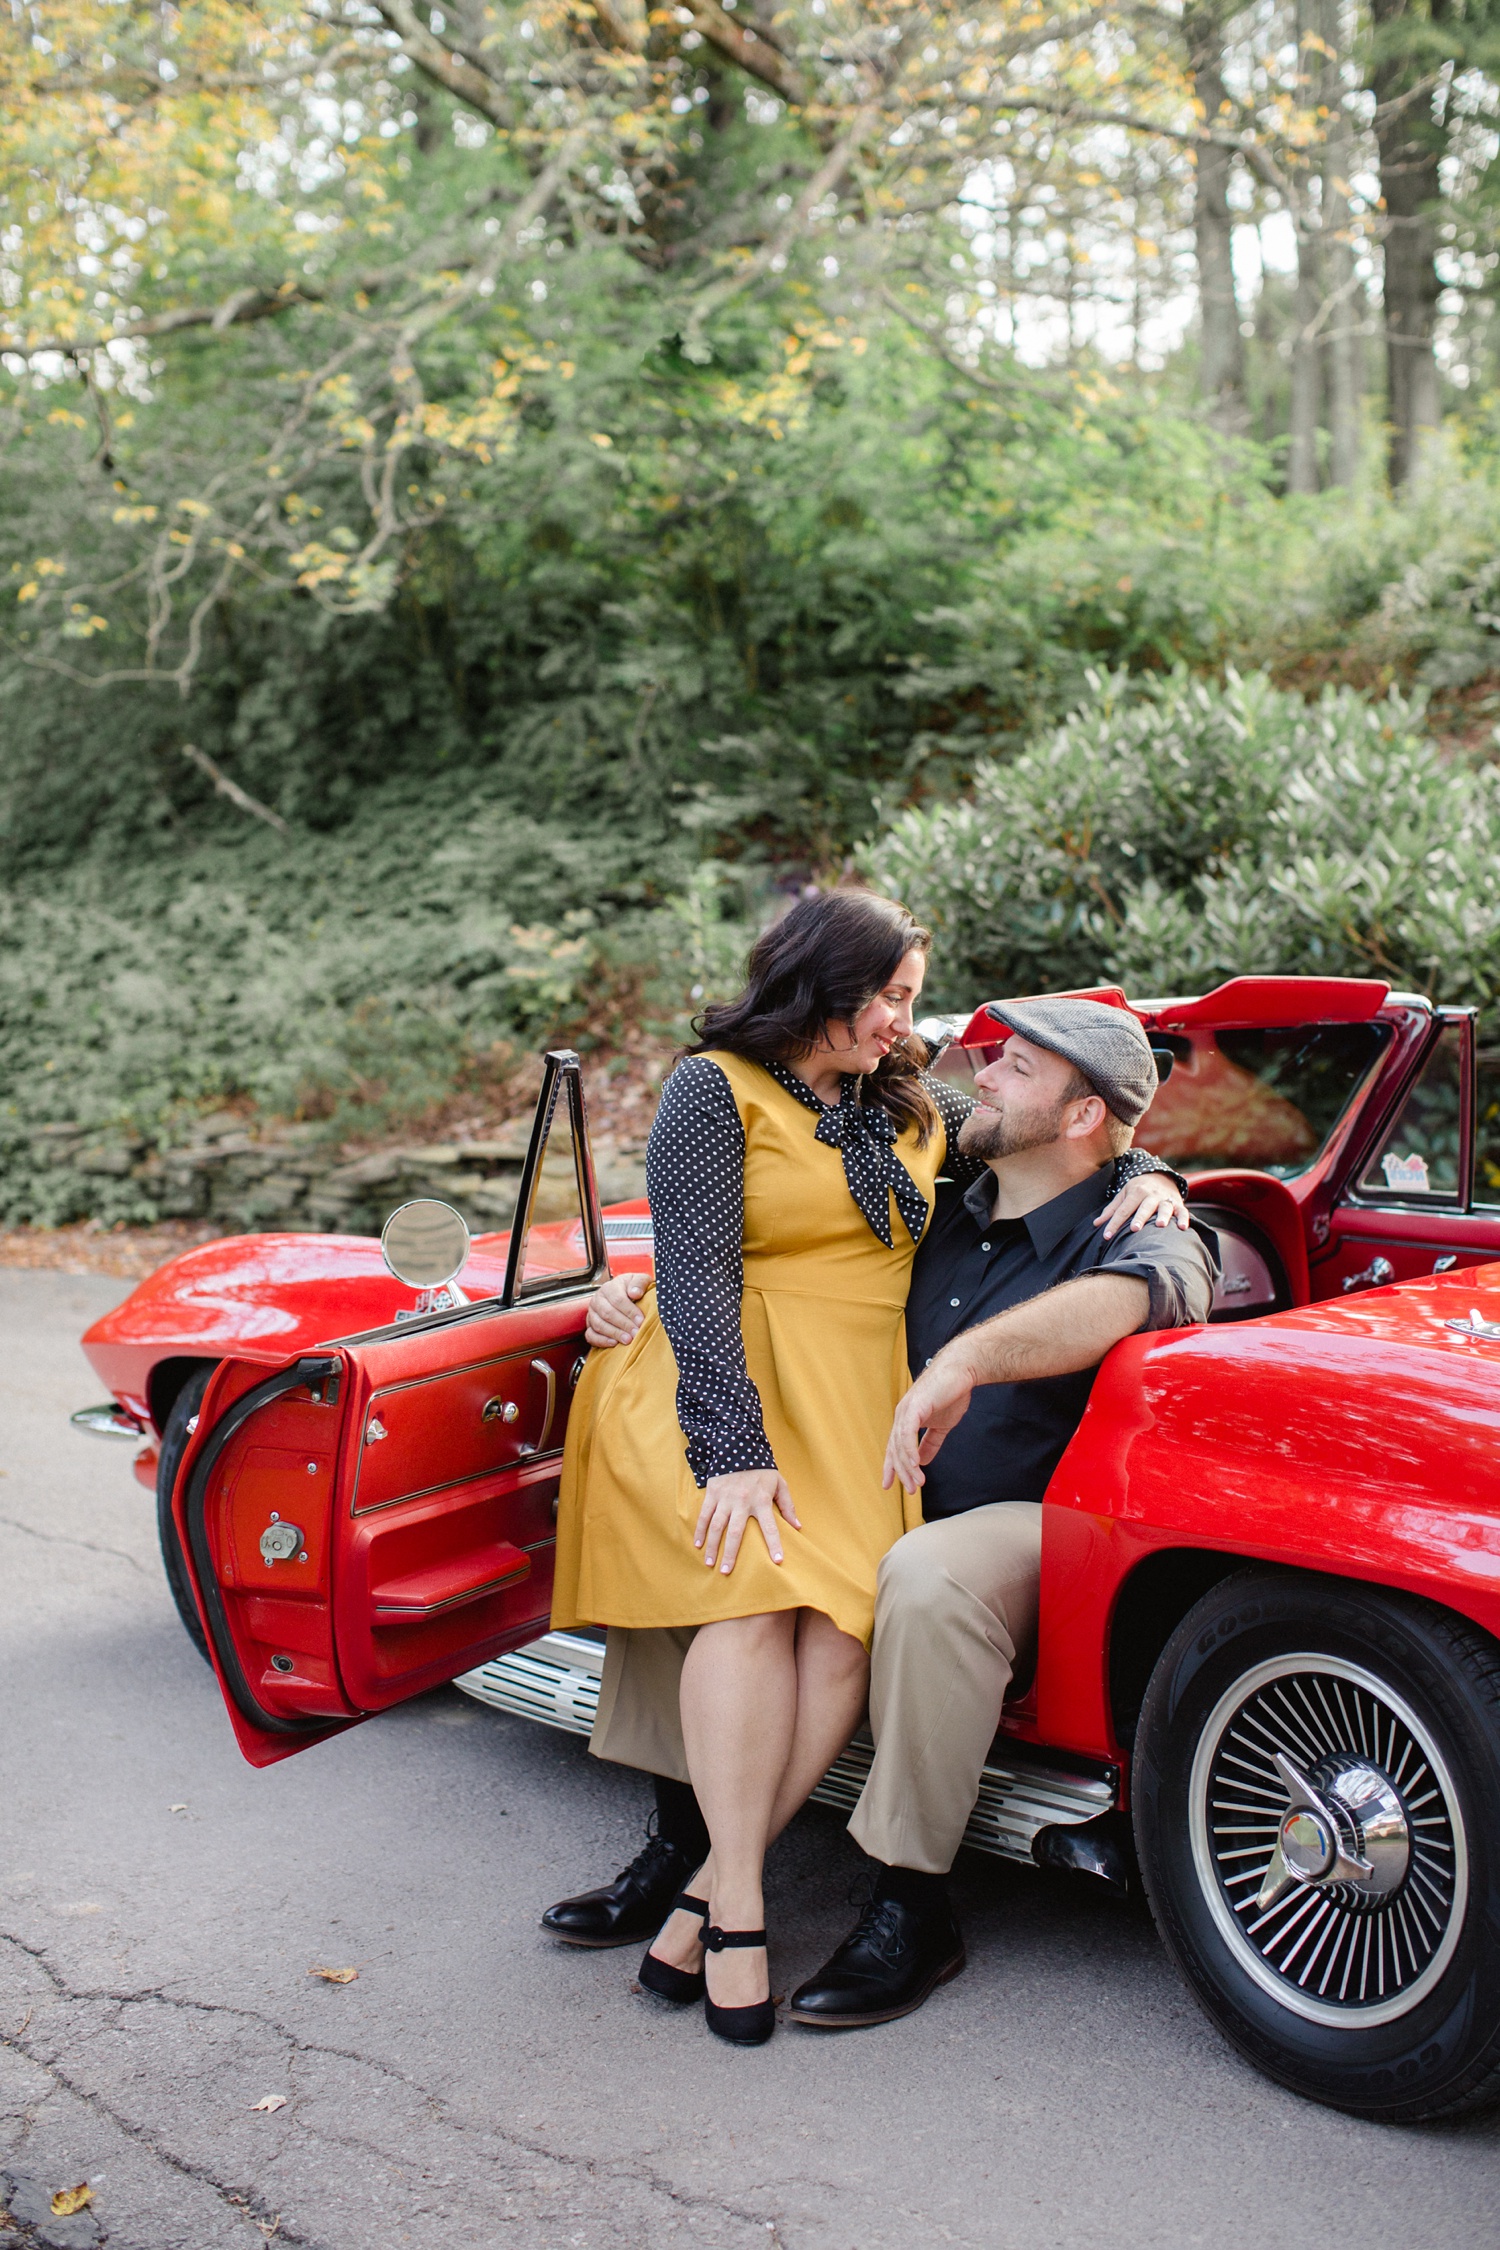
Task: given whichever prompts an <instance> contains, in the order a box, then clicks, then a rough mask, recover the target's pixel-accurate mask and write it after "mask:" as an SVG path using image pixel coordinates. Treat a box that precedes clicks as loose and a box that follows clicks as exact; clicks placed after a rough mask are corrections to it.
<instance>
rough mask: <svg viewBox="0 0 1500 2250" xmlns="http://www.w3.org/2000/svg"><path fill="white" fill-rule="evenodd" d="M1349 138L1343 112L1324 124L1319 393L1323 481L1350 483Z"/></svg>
mask: <svg viewBox="0 0 1500 2250" xmlns="http://www.w3.org/2000/svg"><path fill="white" fill-rule="evenodd" d="M1353 161H1354V149H1353V136H1352V135H1351V133H1350V130H1349V120H1348V118H1347V117H1346V116H1345V114H1344V112H1343V110H1342V109H1337V110H1335V111H1334V113H1333V116H1332V118H1331V120H1330V122H1329V130H1328V146H1327V149H1326V150H1325V152H1324V157H1323V287H1324V289H1325V290H1326V291H1327V292H1328V297H1329V317H1328V323H1327V328H1326V331H1325V335H1324V342H1323V390H1324V397H1325V399H1326V400H1327V411H1328V481H1329V483H1330V484H1353V482H1354V479H1355V477H1356V476H1357V474H1358V473H1359V438H1360V429H1359V394H1360V367H1361V360H1362V354H1361V350H1360V342H1361V327H1362V322H1361V310H1362V306H1363V302H1364V292H1363V290H1362V289H1361V287H1360V283H1359V277H1358V275H1357V274H1356V273H1355V270H1354V250H1353V245H1352V244H1351V242H1350V240H1349V197H1348V194H1347V192H1346V191H1347V187H1348V180H1349V167H1350V165H1351V164H1352V163H1353Z"/></svg>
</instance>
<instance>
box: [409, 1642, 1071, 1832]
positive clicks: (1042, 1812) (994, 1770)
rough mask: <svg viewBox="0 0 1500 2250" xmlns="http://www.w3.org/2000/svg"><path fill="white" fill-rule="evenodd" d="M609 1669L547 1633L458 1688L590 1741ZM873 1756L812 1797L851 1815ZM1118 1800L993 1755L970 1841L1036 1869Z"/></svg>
mask: <svg viewBox="0 0 1500 2250" xmlns="http://www.w3.org/2000/svg"><path fill="white" fill-rule="evenodd" d="M603 1667H604V1645H603V1643H602V1642H601V1641H595V1640H586V1639H585V1638H584V1637H583V1635H582V1634H579V1633H546V1634H544V1635H543V1637H542V1638H541V1640H539V1641H532V1642H531V1643H530V1645H529V1646H528V1647H526V1648H518V1649H513V1650H512V1651H511V1653H510V1655H509V1656H497V1657H496V1658H495V1660H494V1662H493V1663H491V1664H481V1665H480V1666H479V1667H478V1668H477V1670H475V1671H473V1672H465V1673H464V1674H463V1675H462V1676H461V1677H460V1678H459V1679H456V1680H455V1681H454V1683H453V1685H454V1686H455V1687H456V1688H461V1689H462V1690H463V1692H464V1694H465V1695H472V1696H473V1697H474V1699H475V1701H476V1702H478V1703H488V1704H489V1705H490V1707H491V1708H492V1709H493V1710H496V1711H509V1712H510V1713H511V1715H512V1717H514V1718H518V1719H536V1720H538V1721H539V1722H540V1724H541V1725H542V1726H544V1727H560V1728H561V1729H562V1731H563V1732H564V1733H565V1734H587V1733H588V1732H589V1730H590V1728H591V1727H592V1726H593V1723H594V1713H595V1711H596V1710H597V1708H598V1704H599V1675H600V1673H601V1671H602V1670H603ZM873 1755H874V1750H873V1746H872V1744H871V1742H870V1740H869V1737H868V1735H867V1734H865V1732H864V1730H863V1729H861V1731H860V1733H859V1734H857V1735H856V1736H855V1738H854V1740H853V1741H852V1742H851V1743H850V1745H849V1747H848V1749H847V1750H845V1751H844V1752H843V1753H842V1755H841V1756H839V1757H837V1758H835V1759H834V1761H833V1764H832V1765H831V1766H830V1767H829V1769H828V1771H827V1773H826V1774H825V1775H824V1776H823V1779H822V1780H821V1781H820V1782H819V1783H818V1786H817V1788H816V1789H815V1790H814V1791H813V1797H814V1799H815V1800H816V1802H817V1803H818V1804H820V1805H836V1806H837V1807H838V1809H839V1811H840V1812H849V1811H851V1810H852V1809H853V1806H854V1801H855V1799H856V1798H857V1797H858V1795H859V1793H860V1790H861V1789H862V1788H863V1787H864V1783H865V1776H866V1774H867V1773H868V1772H869V1770H870V1760H871V1758H872V1757H873ZM1115 1801H1116V1791H1115V1789H1114V1787H1113V1785H1112V1784H1111V1783H1110V1782H1108V1781H1105V1780H1103V1779H1101V1778H1096V1777H1095V1776H1093V1775H1089V1774H1079V1773H1064V1772H1061V1771H1059V1770H1058V1769H1056V1768H1054V1767H1050V1766H1042V1765H1035V1766H1034V1765H1032V1764H1030V1763H1029V1762H1028V1763H1025V1764H1023V1763H1021V1762H1020V1761H1019V1760H1017V1762H1016V1763H1015V1764H1014V1765H1011V1764H1008V1763H1006V1762H1004V1761H1003V1760H1000V1759H996V1758H994V1757H993V1754H992V1756H991V1760H990V1762H989V1763H987V1764H986V1766H985V1769H984V1775H983V1778H982V1779H981V1781H980V1784H979V1799H978V1802H977V1803H976V1805H975V1807H974V1811H973V1814H972V1816H971V1818H970V1821H969V1825H968V1828H967V1829H966V1831H965V1833H964V1842H965V1843H966V1844H968V1845H969V1846H971V1848H972V1849H973V1850H975V1851H979V1852H991V1853H993V1854H995V1855H996V1857H998V1858H1000V1859H1019V1860H1024V1861H1025V1862H1026V1864H1027V1865H1028V1866H1032V1865H1034V1861H1033V1859H1032V1851H1031V1845H1032V1839H1033V1837H1035V1836H1036V1834H1037V1833H1038V1831H1039V1830H1040V1829H1043V1828H1059V1827H1063V1828H1072V1827H1076V1826H1077V1825H1078V1824H1079V1823H1080V1822H1082V1821H1085V1820H1094V1819H1096V1818H1097V1817H1098V1815H1099V1814H1100V1813H1103V1812H1109V1811H1110V1810H1111V1808H1112V1807H1113V1806H1114V1804H1115Z"/></svg>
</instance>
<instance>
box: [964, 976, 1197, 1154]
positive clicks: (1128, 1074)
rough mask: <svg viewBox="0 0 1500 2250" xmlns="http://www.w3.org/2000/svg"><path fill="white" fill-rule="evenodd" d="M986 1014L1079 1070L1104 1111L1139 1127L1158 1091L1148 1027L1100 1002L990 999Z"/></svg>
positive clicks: (1124, 1011) (1123, 1011) (1137, 1017)
mask: <svg viewBox="0 0 1500 2250" xmlns="http://www.w3.org/2000/svg"><path fill="white" fill-rule="evenodd" d="M986 1012H987V1014H989V1015H990V1016H992V1017H993V1018H994V1020H995V1021H996V1022H997V1023H1003V1024H1004V1025H1006V1027H1007V1028H1008V1029H1009V1030H1011V1031H1018V1032H1019V1033H1020V1035H1021V1037H1022V1038H1023V1039H1029V1040H1030V1041H1031V1043H1032V1045H1033V1046H1036V1047H1046V1048H1049V1049H1050V1050H1051V1052H1052V1053H1053V1054H1054V1055H1061V1056H1062V1058H1063V1060H1064V1061H1065V1062H1070V1063H1072V1065H1073V1067H1074V1069H1075V1070H1080V1071H1082V1073H1083V1075H1084V1077H1085V1078H1086V1079H1087V1080H1088V1082H1089V1084H1090V1085H1091V1086H1092V1087H1093V1089H1094V1092H1095V1093H1096V1094H1097V1095H1098V1096H1099V1098H1100V1100H1101V1101H1102V1102H1103V1103H1104V1105H1105V1107H1106V1108H1107V1109H1110V1110H1112V1111H1113V1112H1114V1114H1115V1116H1116V1117H1118V1118H1119V1119H1120V1120H1121V1122H1122V1123H1123V1124H1126V1125H1139V1123H1140V1121H1141V1119H1142V1118H1143V1117H1144V1116H1145V1114H1146V1112H1147V1110H1148V1109H1149V1108H1150V1106H1151V1101H1152V1097H1153V1095H1154V1094H1155V1092H1156V1088H1157V1083H1158V1080H1157V1074H1156V1057H1155V1056H1154V1055H1153V1054H1152V1052H1151V1042H1150V1040H1149V1039H1148V1038H1147V1037H1146V1027H1145V1025H1144V1024H1143V1023H1142V1022H1141V1019H1140V1017H1139V1016H1136V1015H1132V1013H1131V1011H1130V1010H1129V1009H1128V1008H1113V1007H1110V1006H1109V1005H1108V1004H1107V1003H1106V1002H1105V1001H1102V1000H1064V999H1057V1000H1045V999H1044V1000H992V1001H991V1002H990V1003H989V1006H988V1009H987V1011H986Z"/></svg>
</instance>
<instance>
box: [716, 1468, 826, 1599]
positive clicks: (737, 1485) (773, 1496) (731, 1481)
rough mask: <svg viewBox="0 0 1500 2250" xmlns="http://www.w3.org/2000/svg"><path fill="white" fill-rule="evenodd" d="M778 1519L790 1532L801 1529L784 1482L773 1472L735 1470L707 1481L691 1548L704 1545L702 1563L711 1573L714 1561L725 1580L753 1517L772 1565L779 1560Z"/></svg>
mask: <svg viewBox="0 0 1500 2250" xmlns="http://www.w3.org/2000/svg"><path fill="white" fill-rule="evenodd" d="M778 1515H781V1516H783V1517H784V1518H785V1520H786V1521H787V1522H788V1523H789V1524H790V1525H791V1527H792V1529H793V1531H800V1530H801V1529H802V1525H801V1523H800V1522H799V1520H798V1517H797V1511H796V1509H795V1508H794V1507H793V1506H792V1496H791V1494H790V1493H789V1492H788V1490H787V1488H786V1479H785V1477H783V1476H781V1475H780V1474H779V1473H778V1472H777V1471H776V1470H775V1469H737V1470H736V1471H735V1473H734V1475H733V1476H728V1477H710V1478H709V1480H708V1487H707V1490H706V1491H705V1492H704V1495H703V1506H702V1508H701V1509H700V1510H699V1512H698V1528H697V1530H696V1531H695V1532H694V1533H693V1545H694V1546H695V1547H702V1546H703V1545H704V1544H705V1542H706V1543H707V1549H708V1551H707V1553H706V1554H705V1555H704V1557H703V1560H704V1561H705V1563H707V1565H708V1567H709V1569H710V1570H712V1569H713V1566H714V1563H715V1560H717V1561H718V1564H719V1568H720V1570H721V1571H723V1572H724V1574H725V1576H726V1577H727V1576H728V1574H729V1572H730V1571H731V1570H733V1568H734V1566H735V1562H736V1560H737V1558H738V1556H739V1551H740V1541H741V1540H742V1539H743V1538H744V1536H745V1526H746V1525H747V1524H748V1523H749V1522H750V1520H751V1518H752V1517H753V1518H754V1519H755V1521H756V1522H757V1523H758V1524H759V1525H760V1528H761V1531H762V1532H763V1534H764V1535H765V1542H766V1551H767V1553H768V1554H769V1555H770V1557H771V1560H772V1562H777V1563H779V1562H780V1560H781V1529H780V1526H779V1525H778V1523H777V1521H776V1518H777V1516H778Z"/></svg>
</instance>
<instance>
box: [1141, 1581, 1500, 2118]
mask: <svg viewBox="0 0 1500 2250" xmlns="http://www.w3.org/2000/svg"><path fill="white" fill-rule="evenodd" d="M1278 1748H1279V1751H1280V1755H1281V1756H1282V1757H1284V1758H1288V1759H1290V1760H1291V1761H1292V1763H1293V1765H1294V1767H1295V1768H1296V1769H1297V1771H1298V1772H1299V1773H1300V1774H1301V1775H1302V1777H1303V1778H1304V1779H1307V1780H1309V1781H1310V1783H1311V1785H1312V1787H1313V1789H1314V1791H1315V1792H1316V1795H1317V1797H1318V1798H1320V1799H1321V1806H1320V1807H1317V1808H1315V1810H1314V1812H1313V1814H1312V1816H1311V1817H1310V1818H1304V1819H1303V1823H1302V1825H1301V1826H1300V1827H1298V1828H1296V1829H1294V1830H1292V1831H1291V1832H1290V1833H1289V1834H1287V1836H1286V1839H1285V1840H1286V1844H1287V1849H1288V1851H1290V1852H1292V1853H1293V1854H1294V1855H1295V1853H1296V1852H1297V1851H1299V1850H1300V1851H1303V1852H1304V1853H1305V1854H1307V1855H1308V1856H1307V1857H1306V1858H1305V1859H1304V1862H1303V1868H1304V1873H1306V1872H1307V1870H1308V1869H1309V1868H1311V1869H1312V1870H1313V1877H1314V1879H1309V1880H1305V1881H1302V1880H1298V1878H1297V1875H1296V1873H1295V1868H1293V1869H1290V1870H1288V1869H1286V1864H1285V1862H1284V1861H1282V1860H1280V1859H1279V1858H1276V1859H1274V1860H1273V1852H1274V1853H1277V1854H1279V1852H1280V1850H1281V1843H1282V1839H1283V1830H1284V1827H1285V1824H1286V1823H1288V1822H1290V1821H1291V1819H1292V1817H1293V1786H1294V1784H1293V1783H1291V1782H1289V1781H1288V1780H1287V1778H1286V1777H1285V1775H1284V1774H1283V1773H1282V1772H1281V1770H1280V1769H1279V1768H1278V1766H1277V1765H1276V1764H1275V1762H1274V1761H1275V1757H1276V1754H1277V1750H1278ZM1341 1760H1342V1770H1341V1767H1340V1761H1341ZM1372 1775H1378V1776H1381V1777H1382V1778H1381V1780H1380V1781H1379V1783H1378V1784H1377V1783H1375V1782H1374V1781H1372V1779H1371V1777H1372ZM1133 1789H1134V1814H1135V1834H1136V1847H1137V1850H1138V1852H1139V1855H1140V1861H1141V1869H1142V1873H1143V1876H1144V1879H1145V1885H1146V1895H1147V1897H1148V1899H1149V1901H1150V1904H1151V1911H1152V1913H1153V1915H1154V1916H1155V1919H1156V1925H1157V1928H1158V1930H1159V1931H1160V1933H1161V1936H1162V1939H1163V1941H1164V1943H1165V1945H1166V1948H1167V1951H1168V1952H1169V1953H1170V1954H1171V1956H1172V1959H1173V1961H1174V1962H1175V1963H1176V1966H1177V1967H1178V1969H1179V1970H1180V1971H1181V1973H1182V1976H1183V1978H1184V1979H1185V1981H1186V1983H1187V1984H1188V1986H1189V1988H1190V1990H1191V1991H1192V1992H1193V1994H1194V1996H1195V1998H1196V1999H1197V2000H1198V2001H1199V2003H1200V2004H1201V2006H1202V2007H1203V2008H1204V2010H1205V2011H1206V2013H1207V2014H1208V2015H1209V2016H1210V2017H1211V2018H1212V2020H1213V2022H1214V2023H1215V2024H1217V2026H1218V2028H1219V2029H1220V2030H1221V2031H1222V2032H1223V2033H1224V2035H1225V2036H1226V2038H1228V2039H1229V2040H1230V2041H1231V2042H1232V2043H1233V2045H1234V2046H1236V2047H1237V2048H1238V2049H1239V2051H1240V2053H1241V2054H1242V2055H1244V2056H1245V2057H1246V2058H1247V2059H1248V2060H1249V2061H1250V2062H1252V2063H1254V2064H1255V2065H1256V2067H1257V2068H1258V2069H1260V2070H1263V2071H1265V2072H1266V2073H1267V2075H1268V2076H1269V2077H1272V2078H1275V2079H1279V2080H1280V2082H1281V2084H1282V2085H1283V2086H1289V2087H1290V2088H1291V2089H1292V2090H1293V2092H1294V2093H1298V2094H1303V2095H1306V2096H1307V2097H1308V2098H1309V2099H1310V2100H1313V2101H1319V2102H1327V2103H1329V2104H1331V2105H1332V2106H1333V2107H1334V2108H1337V2109H1344V2110H1348V2111H1351V2112H1352V2113H1353V2114H1354V2115H1355V2116H1357V2117H1367V2118H1373V2119H1377V2120H1381V2121H1384V2122H1387V2123H1391V2124H1407V2123H1415V2122H1417V2121H1419V2120H1423V2119H1427V2118H1434V2117H1453V2116H1457V2115H1458V2114H1460V2113H1461V2112H1463V2111H1466V2110H1473V2109H1479V2108H1483V2107H1486V2106H1488V2105H1490V2104H1492V2103H1494V2102H1496V2101H1497V2100H1500V1647H1497V1646H1496V1644H1495V1642H1493V1641H1492V1640H1491V1639H1490V1638H1489V1637H1488V1636H1487V1635H1486V1634H1483V1633H1481V1632H1479V1631H1477V1630H1476V1629H1475V1628H1474V1627H1473V1626H1470V1625H1467V1624H1465V1623H1464V1622H1463V1621H1462V1620H1461V1619H1459V1618H1455V1617H1453V1616H1451V1615H1449V1613H1448V1612H1447V1611H1445V1610H1441V1609H1438V1608H1436V1607H1434V1606H1433V1605H1432V1604H1430V1603H1427V1602H1422V1601H1418V1600H1415V1599H1414V1598H1412V1597H1411V1596H1408V1595H1404V1594H1396V1593H1389V1592H1386V1591H1385V1590H1383V1589H1379V1588H1375V1587H1365V1586H1360V1585H1357V1584H1351V1583H1350V1582H1349V1581H1347V1580H1343V1579H1334V1578H1323V1577H1315V1576H1312V1575H1311V1574H1308V1575H1305V1576H1304V1575H1298V1576H1293V1575H1291V1574H1290V1573H1287V1574H1282V1573H1273V1572H1270V1571H1244V1572H1237V1573H1236V1574H1235V1575H1234V1576H1233V1577H1231V1578H1227V1579H1224V1580H1222V1581H1221V1583H1220V1584H1219V1585H1217V1586H1215V1587H1214V1588H1213V1589H1212V1590H1211V1591H1210V1592H1209V1593H1208V1594H1206V1595H1205V1596H1204V1597H1203V1599H1202V1600H1201V1601H1200V1602H1199V1603H1198V1604H1197V1606H1196V1607H1195V1608H1194V1609H1192V1610H1190V1611H1189V1612H1188V1614H1187V1616H1186V1617H1185V1618H1184V1619H1183V1621H1182V1623H1181V1625H1180V1626H1179V1627H1178V1628H1177V1631H1176V1632H1175V1633H1174V1634H1173V1636H1172V1638H1171V1640H1170V1641H1169V1642H1168V1644H1167V1646H1166V1648H1165V1650H1164V1651H1163V1653H1162V1656H1161V1659H1160V1661H1159V1663H1158V1664H1157V1667H1156V1670H1155V1671H1154V1672H1153V1674H1152V1676H1151V1682H1150V1685H1149V1687H1148V1688H1147V1691H1146V1698H1145V1702H1144V1704H1143V1706H1142V1709H1141V1719H1140V1726H1139V1729H1138V1731H1137V1735H1136V1748H1135V1765H1134V1782H1133ZM1361 1792H1363V1793H1364V1794H1365V1798H1366V1802H1365V1803H1364V1804H1361V1805H1358V1806H1357V1808H1356V1809H1355V1810H1354V1811H1352V1812H1351V1811H1349V1808H1348V1807H1347V1806H1346V1805H1345V1804H1344V1802H1343V1800H1344V1798H1345V1797H1348V1798H1349V1799H1351V1800H1352V1799H1355V1798H1357V1797H1358V1796H1359V1795H1360V1793H1361ZM1334 1797H1338V1799H1339V1805H1338V1808H1337V1822H1338V1824H1339V1825H1340V1827H1341V1829H1342V1833H1343V1836H1344V1841H1345V1845H1346V1848H1348V1849H1350V1850H1352V1851H1353V1852H1354V1853H1355V1855H1356V1858H1357V1859H1358V1860H1359V1861H1360V1862H1361V1863H1363V1864H1365V1865H1366V1866H1368V1867H1369V1868H1370V1869H1372V1870H1373V1872H1372V1873H1369V1874H1366V1875H1359V1876H1356V1877H1355V1878H1354V1880H1352V1881H1348V1880H1339V1879H1337V1877H1336V1874H1335V1873H1334V1872H1331V1871H1330V1872H1325V1873H1323V1874H1322V1875H1321V1876H1319V1875H1318V1873H1317V1868H1318V1865H1319V1863H1318V1862H1316V1861H1315V1860H1314V1859H1313V1857H1312V1855H1313V1854H1314V1853H1316V1852H1317V1851H1319V1850H1321V1849H1323V1839H1324V1837H1325V1836H1326V1835H1329V1834H1332V1832H1333V1828H1332V1824H1330V1822H1329V1821H1328V1819H1327V1818H1326V1812H1327V1809H1328V1807H1329V1806H1330V1803H1331V1801H1332V1799H1333V1798H1334ZM1381 1805H1383V1806H1384V1812H1383V1814H1382V1813H1381V1811H1380V1806H1381ZM1372 1807H1374V1808H1375V1809H1374V1810H1373V1811H1372V1810H1371V1808H1372ZM1382 1819H1383V1821H1384V1825H1385V1834H1384V1836H1382V1834H1381V1833H1380V1823H1381V1820H1382ZM1321 1864H1322V1865H1323V1866H1324V1867H1325V1868H1326V1867H1327V1862H1326V1861H1325V1862H1323V1863H1321ZM1336 1864H1337V1863H1335V1865H1336ZM1344 1864H1345V1865H1346V1866H1350V1865H1352V1864H1354V1862H1353V1861H1348V1860H1346V1861H1345V1862H1344ZM1278 1885H1281V1886H1284V1887H1282V1888H1280V1889H1278ZM1382 1885H1383V1886H1385V1887H1384V1888H1383V1889H1382V1888H1381V1887H1380V1886H1382ZM1387 1948H1389V1951H1387Z"/></svg>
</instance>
